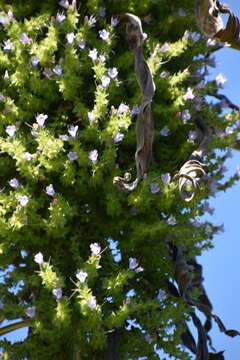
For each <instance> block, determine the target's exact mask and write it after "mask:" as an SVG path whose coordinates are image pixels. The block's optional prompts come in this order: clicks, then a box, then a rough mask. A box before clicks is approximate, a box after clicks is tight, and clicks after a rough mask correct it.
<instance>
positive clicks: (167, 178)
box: [161, 173, 171, 184]
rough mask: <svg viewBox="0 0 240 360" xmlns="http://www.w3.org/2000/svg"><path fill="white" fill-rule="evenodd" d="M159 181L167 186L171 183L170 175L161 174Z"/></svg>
mask: <svg viewBox="0 0 240 360" xmlns="http://www.w3.org/2000/svg"><path fill="white" fill-rule="evenodd" d="M161 179H162V182H163V183H164V184H169V183H170V181H171V175H170V174H169V173H166V174H162V175H161Z"/></svg>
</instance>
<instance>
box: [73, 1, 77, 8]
mask: <svg viewBox="0 0 240 360" xmlns="http://www.w3.org/2000/svg"><path fill="white" fill-rule="evenodd" d="M72 7H73V8H74V9H76V8H77V0H72Z"/></svg>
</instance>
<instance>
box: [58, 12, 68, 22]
mask: <svg viewBox="0 0 240 360" xmlns="http://www.w3.org/2000/svg"><path fill="white" fill-rule="evenodd" d="M65 19H66V16H65V15H64V14H63V13H60V12H58V13H57V16H56V22H57V23H61V22H62V21H64V20H65Z"/></svg>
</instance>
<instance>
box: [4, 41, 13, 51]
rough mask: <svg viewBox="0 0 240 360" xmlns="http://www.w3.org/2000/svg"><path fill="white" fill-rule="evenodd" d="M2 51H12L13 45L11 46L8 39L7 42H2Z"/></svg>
mask: <svg viewBox="0 0 240 360" xmlns="http://www.w3.org/2000/svg"><path fill="white" fill-rule="evenodd" d="M3 50H5V51H12V50H14V45H13V43H12V42H11V40H9V39H8V40H7V41H4V47H3Z"/></svg>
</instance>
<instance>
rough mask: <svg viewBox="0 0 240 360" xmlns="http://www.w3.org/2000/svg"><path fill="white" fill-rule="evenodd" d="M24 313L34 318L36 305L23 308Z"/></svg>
mask: <svg viewBox="0 0 240 360" xmlns="http://www.w3.org/2000/svg"><path fill="white" fill-rule="evenodd" d="M25 313H26V315H27V316H28V317H30V318H34V317H35V315H36V306H30V307H28V308H27V309H26V310H25Z"/></svg>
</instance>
